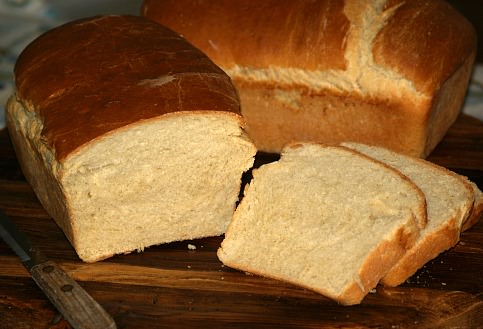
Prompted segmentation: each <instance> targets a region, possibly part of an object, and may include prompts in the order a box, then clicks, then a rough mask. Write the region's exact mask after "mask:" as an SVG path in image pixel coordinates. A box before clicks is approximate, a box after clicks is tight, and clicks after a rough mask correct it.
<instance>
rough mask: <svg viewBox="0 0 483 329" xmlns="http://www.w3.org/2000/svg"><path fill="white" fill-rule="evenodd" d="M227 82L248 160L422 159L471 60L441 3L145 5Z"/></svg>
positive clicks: (457, 24)
mask: <svg viewBox="0 0 483 329" xmlns="http://www.w3.org/2000/svg"><path fill="white" fill-rule="evenodd" d="M142 12H143V14H144V15H145V16H147V17H148V18H151V19H153V20H155V21H157V22H160V23H162V24H164V25H166V26H168V27H170V28H172V29H174V30H175V31H177V32H179V33H181V34H182V35H183V36H184V37H186V38H187V40H189V41H190V42H191V43H193V44H194V45H195V46H196V47H198V48H199V49H201V50H202V51H203V52H205V53H206V54H207V55H208V56H209V57H210V58H211V59H212V60H213V61H214V62H215V63H216V64H218V65H219V66H220V67H221V68H222V69H223V70H225V71H226V72H227V73H228V75H229V76H231V78H232V80H233V82H234V84H235V86H236V87H237V90H238V92H239V94H240V99H241V106H242V114H243V115H244V117H245V118H246V120H247V125H248V128H247V129H248V133H249V135H250V137H251V138H252V139H253V140H254V142H255V144H256V145H257V147H258V149H259V150H262V151H265V152H277V153H278V152H280V151H281V149H282V148H283V146H284V145H286V144H287V143H290V142H294V141H318V142H324V143H339V142H344V141H353V142H360V143H365V144H371V145H379V146H385V147H387V148H389V149H392V150H395V151H398V152H401V153H405V154H408V155H412V156H417V157H425V156H427V155H428V154H429V153H430V152H431V150H433V148H434V147H435V146H436V145H437V144H438V142H439V141H440V140H441V139H442V137H443V136H444V134H445V133H446V131H447V129H448V128H449V126H450V125H451V124H452V123H453V122H454V121H455V119H456V117H457V116H458V114H459V112H460V110H461V105H462V102H463V99H464V95H465V92H466V88H467V84H468V80H469V78H470V75H471V71H472V65H473V62H474V58H475V52H476V33H475V31H474V29H473V27H472V26H471V24H470V23H469V22H468V21H467V20H466V19H465V18H464V17H463V16H462V15H460V14H459V13H458V12H457V11H455V10H454V9H453V8H452V7H451V6H450V5H448V4H447V3H446V2H444V1H442V0H412V1H407V0H370V1H357V0H345V1H340V0H317V1H305V0H293V1H277V0H266V1H233V0H198V1H189V0H160V1H158V0H145V1H144V5H143V9H142Z"/></svg>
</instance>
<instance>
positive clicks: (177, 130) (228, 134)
mask: <svg viewBox="0 0 483 329" xmlns="http://www.w3.org/2000/svg"><path fill="white" fill-rule="evenodd" d="M8 111H9V114H8V115H7V119H8V120H7V121H8V124H9V132H10V134H11V135H12V141H13V142H14V145H15V149H16V151H17V154H18V156H19V159H21V160H22V161H21V163H22V166H23V168H22V169H23V171H24V172H25V175H26V177H27V179H28V180H29V182H30V183H31V184H32V186H33V188H34V190H35V191H36V194H37V195H38V197H39V200H40V201H41V202H42V204H43V205H44V207H45V208H46V210H47V211H48V213H49V214H50V215H51V216H52V217H53V218H54V219H55V220H56V222H57V223H58V224H59V226H60V227H61V228H62V230H63V231H64V233H65V234H66V236H67V238H68V239H69V240H70V241H71V243H72V245H73V246H74V248H75V250H76V252H77V253H78V255H79V257H80V258H81V259H82V260H84V261H86V262H94V261H98V260H101V259H105V258H108V257H110V256H112V255H115V254H120V253H128V252H132V251H135V250H143V249H144V248H145V247H148V246H151V245H155V244H160V243H165V242H170V241H177V240H184V239H194V238H201V237H207V236H216V235H220V234H222V233H224V232H225V229H226V227H227V226H228V223H229V222H230V220H231V217H232V215H233V211H234V208H235V204H236V202H237V201H238V194H239V189H240V184H241V176H242V173H243V172H244V171H246V170H248V169H249V168H251V166H252V165H253V161H254V156H255V153H256V149H255V147H254V146H253V144H252V143H251V142H250V141H249V140H248V138H247V137H246V134H245V132H244V130H243V128H242V121H241V119H240V117H239V116H238V115H235V114H233V113H228V112H213V111H211V112H178V113H176V112H175V113H172V114H169V115H164V116H161V117H158V118H154V119H150V120H146V121H144V122H138V123H136V124H132V125H130V126H125V127H123V128H122V129H118V130H116V131H114V132H112V133H110V134H107V135H104V136H101V137H100V138H98V139H95V140H93V141H91V143H89V144H86V145H84V146H83V147H82V148H80V149H78V150H77V151H76V152H75V153H72V154H71V156H69V157H68V158H66V159H64V161H63V162H58V161H57V160H56V158H55V156H54V155H53V154H52V152H51V151H49V149H48V148H47V147H46V146H45V145H43V144H42V142H41V137H40V133H41V130H42V129H41V127H42V122H41V121H40V119H39V118H38V117H37V116H36V115H35V114H34V112H31V111H29V110H27V109H25V108H24V107H23V106H22V105H21V104H20V103H19V102H17V101H16V100H15V97H12V98H11V99H10V101H9V106H8ZM35 127H38V128H39V129H35ZM34 145H35V147H34Z"/></svg>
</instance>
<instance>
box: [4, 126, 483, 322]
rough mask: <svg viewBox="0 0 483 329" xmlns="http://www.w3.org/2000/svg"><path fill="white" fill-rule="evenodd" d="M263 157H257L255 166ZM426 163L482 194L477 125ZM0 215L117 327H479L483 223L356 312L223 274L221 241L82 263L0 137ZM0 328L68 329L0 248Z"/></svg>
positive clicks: (482, 138)
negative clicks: (456, 175) (449, 171)
mask: <svg viewBox="0 0 483 329" xmlns="http://www.w3.org/2000/svg"><path fill="white" fill-rule="evenodd" d="M270 158H271V157H270V156H267V155H260V156H258V157H257V163H258V165H259V164H261V163H264V162H267V161H269V160H270ZM428 159H429V160H431V161H433V162H435V163H438V164H440V165H443V166H445V167H448V168H450V169H452V170H454V171H456V172H458V173H461V174H465V175H467V176H468V177H469V178H470V179H471V180H473V181H474V182H476V183H477V184H478V185H479V187H480V188H483V122H481V121H479V120H476V119H473V118H470V117H467V116H462V117H460V118H459V119H458V121H457V122H456V123H455V125H454V126H453V127H452V128H451V129H450V131H449V132H448V134H447V136H446V137H445V139H444V140H443V141H442V143H441V144H440V145H439V146H438V148H437V149H436V150H435V151H434V152H433V153H432V154H431V155H430V157H429V158H428ZM0 207H1V208H2V209H4V210H5V211H6V212H7V214H8V215H9V216H10V217H11V218H12V219H13V220H14V221H15V222H16V223H17V224H18V225H19V226H20V227H21V228H22V229H24V230H25V232H26V233H27V234H28V236H29V237H30V238H31V239H32V240H33V242H34V243H35V244H37V245H38V246H39V247H40V248H41V249H42V250H43V251H44V252H45V253H46V254H47V256H48V257H49V258H51V259H52V260H54V261H56V262H58V263H59V264H60V265H61V266H62V267H63V268H64V269H65V270H66V271H67V272H68V273H69V274H70V275H71V276H72V277H74V278H75V279H76V280H77V281H78V282H79V283H80V284H81V285H82V286H83V287H84V288H85V289H86V290H87V291H88V292H89V293H90V294H91V295H92V296H93V297H94V298H95V299H96V300H97V301H98V302H99V303H100V304H101V305H103V306H104V307H105V309H106V310H107V311H108V312H109V313H110V314H111V315H112V316H113V317H114V319H115V321H116V322H117V326H118V328H219V327H223V328H226V327H229V328H329V327H330V328H334V327H336V328H478V327H480V328H483V221H480V222H479V223H478V224H477V225H476V226H474V227H473V228H472V229H470V230H469V231H467V232H465V233H463V234H462V236H461V241H460V243H459V244H458V245H457V246H456V247H455V248H453V249H451V250H449V251H447V252H444V253H443V254H441V255H440V256H439V257H437V258H436V259H434V260H433V261H431V262H429V263H428V264H427V265H425V266H424V267H423V268H422V269H420V270H419V271H418V272H417V273H416V274H415V275H414V276H413V277H412V278H411V279H410V280H408V282H407V283H405V284H403V285H401V286H400V287H396V288H385V287H382V286H378V287H377V289H376V290H375V291H374V292H373V293H370V294H369V295H368V296H367V297H366V298H365V299H364V301H363V302H362V304H361V305H357V306H350V307H347V306H340V305H337V304H336V303H335V302H333V301H331V300H329V299H327V298H325V297H323V296H321V295H318V294H316V293H313V292H310V291H307V290H304V289H301V288H298V287H295V286H292V285H290V284H286V283H282V282H279V281H275V280H270V279H265V278H261V277H257V276H253V275H247V274H245V273H241V272H238V271H235V270H232V269H230V268H227V267H224V266H223V265H222V264H221V263H220V262H219V261H218V259H217V257H216V250H217V248H218V246H219V244H220V242H221V240H222V237H215V238H209V239H201V240H196V241H184V242H178V243H170V244H166V245H160V246H156V247H151V248H148V249H146V250H145V251H144V252H143V253H133V254H129V255H120V256H116V257H113V258H110V259H108V260H105V261H103V262H99V263H94V264H86V263H83V262H81V261H80V260H79V259H78V257H77V256H76V254H75V252H74V250H73V249H72V247H71V246H70V244H69V243H68V241H67V239H66V238H65V237H64V235H63V233H62V232H61V231H60V229H59V228H58V227H57V226H56V224H55V223H54V222H53V220H52V219H51V218H50V217H49V216H48V215H47V214H46V212H45V211H44V210H43V208H42V206H41V205H40V204H39V202H38V201H37V199H36V197H35V195H34V193H33V192H32V190H31V188H30V186H29V185H28V184H27V183H26V181H25V180H24V178H23V176H22V174H21V171H20V169H19V166H18V163H17V161H16V158H15V154H14V152H13V149H12V147H11V144H10V140H9V138H8V133H7V132H6V130H2V131H0ZM0 328H1V329H6V328H15V329H22V328H70V326H69V325H68V323H67V322H66V321H65V320H63V319H62V317H61V316H60V315H59V313H58V312H57V311H56V310H55V308H54V307H53V306H52V305H51V304H50V302H49V301H48V300H47V299H46V298H45V297H44V295H43V294H42V292H41V291H40V289H38V288H37V286H36V285H35V283H34V282H33V281H32V279H31V278H30V276H29V274H28V272H27V271H26V270H25V269H24V268H23V266H22V264H21V262H20V261H19V259H18V258H17V257H16V256H15V255H14V254H13V252H12V251H11V250H10V249H9V248H8V247H7V246H6V245H5V244H4V243H3V242H2V241H0Z"/></svg>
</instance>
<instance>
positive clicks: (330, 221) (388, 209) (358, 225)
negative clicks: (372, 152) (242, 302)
mask: <svg viewBox="0 0 483 329" xmlns="http://www.w3.org/2000/svg"><path fill="white" fill-rule="evenodd" d="M424 221H425V200H424V195H423V194H422V192H421V191H420V190H419V189H418V187H417V186H416V185H415V184H413V183H412V182H411V181H410V180H408V179H407V178H406V177H405V176H403V175H402V174H401V173H400V172H398V171H396V170H394V169H392V168H390V167H388V166H386V165H384V164H382V163H380V162H377V161H375V160H373V159H371V158H369V157H366V156H364V155H362V154H360V153H357V152H355V151H353V150H350V149H348V148H344V147H336V146H323V145H320V144H310V143H303V144H296V145H292V146H290V147H287V148H286V149H285V150H284V152H283V153H282V155H281V158H280V160H279V161H277V162H273V163H270V164H266V165H263V166H261V167H260V168H258V169H256V170H254V172H253V179H252V181H251V182H250V184H249V185H248V186H247V187H246V188H245V195H244V198H243V199H242V201H241V203H240V205H239V206H238V208H237V210H236V211H235V214H234V217H233V220H232V222H231V224H230V226H229V228H228V230H227V232H226V235H225V239H224V241H223V242H222V244H221V247H220V248H219V250H218V257H219V258H220V260H221V261H222V262H223V263H224V264H225V265H227V266H230V267H233V268H236V269H240V270H243V271H247V272H251V273H254V274H259V275H262V276H266V277H271V278H275V279H280V280H285V281H288V282H291V283H294V284H297V285H300V286H303V287H306V288H308V289H311V290H314V291H316V292H319V293H321V294H323V295H325V296H327V297H330V298H332V299H334V300H336V301H338V302H339V303H341V304H347V305H349V304H357V303H359V302H361V300H362V299H363V298H364V296H365V295H366V294H367V293H368V292H369V291H370V290H371V289H373V288H374V287H375V286H376V285H377V283H378V282H379V280H380V279H381V278H382V277H384V276H385V275H386V273H387V272H388V271H389V270H390V269H391V268H392V267H393V266H394V265H395V264H396V263H397V262H398V261H399V259H400V258H401V257H402V256H403V255H404V254H405V252H406V250H407V249H409V248H410V247H412V245H413V244H414V241H416V239H417V237H418V235H419V226H420V225H422V223H424Z"/></svg>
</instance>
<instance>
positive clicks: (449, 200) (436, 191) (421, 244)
mask: <svg viewBox="0 0 483 329" xmlns="http://www.w3.org/2000/svg"><path fill="white" fill-rule="evenodd" d="M343 145H344V146H346V147H349V148H351V149H354V150H357V151H359V152H361V153H363V154H366V155H368V156H370V157H372V158H374V159H376V160H379V161H382V162H383V163H385V164H387V165H389V166H391V167H393V168H395V169H397V170H399V171H400V172H401V173H402V174H404V175H405V176H407V177H408V178H409V179H411V180H412V181H413V182H414V183H415V184H416V185H417V186H418V187H419V188H420V189H421V190H422V191H423V193H424V195H425V198H426V204H427V214H428V223H427V225H426V227H425V228H424V229H423V230H421V232H420V235H419V238H418V240H417V241H416V243H415V245H414V246H413V247H412V248H411V249H410V250H409V251H408V252H407V253H406V254H404V256H403V257H402V258H401V259H400V260H399V261H398V262H397V264H396V265H395V266H394V267H393V268H392V269H391V270H390V271H389V272H388V273H387V274H386V275H385V276H384V278H382V280H381V282H382V283H383V284H385V285H388V286H397V285H400V284H401V283H404V282H405V281H406V280H407V279H408V278H409V277H410V276H412V275H413V274H414V273H416V271H417V270H418V269H419V268H421V267H423V265H424V264H426V263H427V262H428V261H430V260H431V259H433V258H435V257H436V256H438V255H439V254H440V253H441V252H443V251H445V250H447V249H449V248H451V247H453V246H455V245H456V243H458V241H459V238H460V233H461V230H462V227H463V224H464V223H465V221H466V220H467V219H468V217H469V216H470V213H471V212H472V209H473V206H474V205H475V194H478V191H479V190H478V188H477V187H476V186H475V187H476V190H473V187H472V185H471V184H470V183H469V182H468V181H467V180H466V179H464V178H463V177H461V176H459V175H457V174H456V173H454V172H452V171H449V170H447V169H445V168H443V167H440V166H437V165H435V164H433V163H431V162H428V161H425V160H423V159H416V158H413V157H409V156H405V155H402V154H398V153H395V152H392V151H389V150H387V149H383V148H380V147H373V146H367V145H363V144H356V143H344V144H343ZM477 207H478V206H477Z"/></svg>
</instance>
